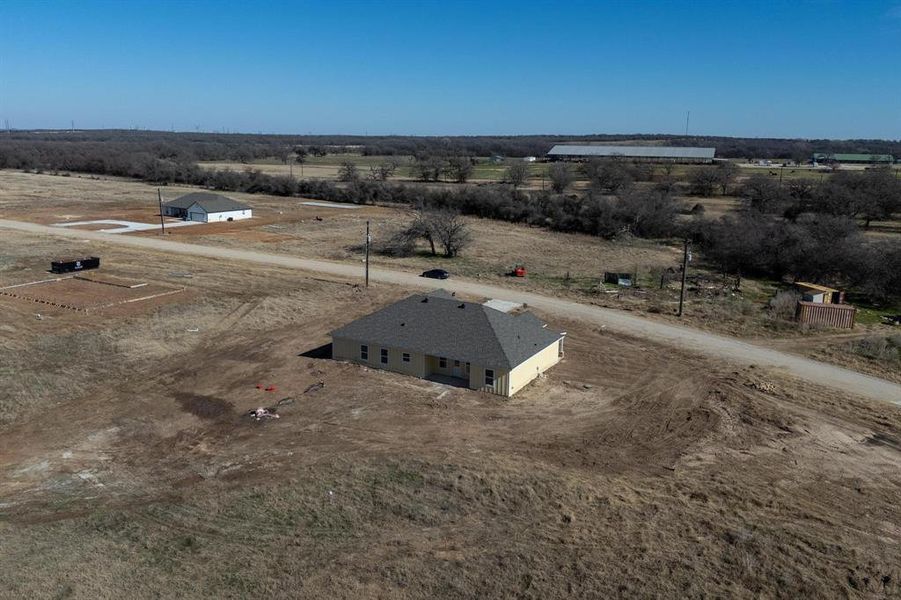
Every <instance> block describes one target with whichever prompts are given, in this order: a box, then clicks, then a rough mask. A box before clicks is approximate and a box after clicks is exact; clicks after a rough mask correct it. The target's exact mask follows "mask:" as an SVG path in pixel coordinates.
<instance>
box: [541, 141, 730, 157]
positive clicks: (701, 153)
mask: <svg viewBox="0 0 901 600" xmlns="http://www.w3.org/2000/svg"><path fill="white" fill-rule="evenodd" d="M715 153H716V148H695V147H684V148H682V147H677V146H595V145H593V144H592V145H577V144H557V145H556V146H554V147H553V148H551V149H550V151H549V152H548V153H547V155H548V156H626V157H635V158H693V159H705V160H708V159H713V155H714V154H715Z"/></svg>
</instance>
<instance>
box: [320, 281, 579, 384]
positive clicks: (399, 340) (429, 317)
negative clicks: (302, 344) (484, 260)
mask: <svg viewBox="0 0 901 600" xmlns="http://www.w3.org/2000/svg"><path fill="white" fill-rule="evenodd" d="M526 315H529V316H526ZM332 337H333V338H335V337H339V338H348V339H351V340H357V341H360V342H363V343H370V344H377V345H380V346H386V347H389V348H398V349H402V350H410V351H411V352H419V353H422V354H429V355H431V356H441V357H445V358H449V359H453V360H461V361H467V362H472V363H475V364H478V365H482V366H485V367H488V368H497V369H512V368H513V367H515V366H516V365H518V364H520V363H522V362H523V361H524V360H526V359H528V358H529V357H531V356H532V355H534V354H535V353H536V352H538V351H539V350H542V349H544V348H546V347H547V346H549V345H550V344H552V343H553V342H555V341H556V340H559V339H560V338H561V337H563V335H562V334H560V333H557V332H555V331H552V330H550V329H547V328H545V327H544V324H543V323H542V322H541V321H540V320H538V319H537V318H536V317H535V316H534V315H531V314H530V313H523V314H522V315H520V316H514V315H510V314H507V313H504V312H501V311H499V310H495V309H493V308H489V307H487V306H484V305H482V304H476V303H474V302H462V301H460V300H458V299H456V298H453V297H452V296H450V295H449V294H447V292H445V291H444V290H439V291H438V293H433V294H415V295H413V296H410V297H409V298H405V299H403V300H401V301H399V302H395V303H394V304H391V305H390V306H386V307H385V308H383V309H381V310H379V311H376V312H374V313H372V314H371V315H367V316H365V317H363V318H361V319H357V320H356V321H353V322H351V323H348V324H347V325H345V326H344V327H341V328H339V329H336V330H335V331H333V332H332Z"/></svg>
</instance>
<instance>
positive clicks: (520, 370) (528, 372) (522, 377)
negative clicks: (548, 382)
mask: <svg viewBox="0 0 901 600" xmlns="http://www.w3.org/2000/svg"><path fill="white" fill-rule="evenodd" d="M558 362H560V351H559V342H554V343H553V344H551V345H550V346H548V347H547V348H545V349H544V350H541V351H540V352H538V353H537V354H535V355H533V356H532V357H531V358H529V359H527V360H525V361H524V362H522V363H520V364H518V365H516V367H514V368H513V370H512V371H510V389H509V391H508V394H507V395H508V396H512V395H513V394H515V393H516V392H518V391H519V390H521V389H522V388H524V387H525V386H526V385H527V384H528V383H529V382H530V381H532V380H533V379H535V378H536V377H538V375H539V374H540V373H544V372H545V371H547V370H548V369H550V368H551V367H553V366H554V365H556V364H557V363H558Z"/></svg>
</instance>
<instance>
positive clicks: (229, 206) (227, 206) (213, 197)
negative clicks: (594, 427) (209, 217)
mask: <svg viewBox="0 0 901 600" xmlns="http://www.w3.org/2000/svg"><path fill="white" fill-rule="evenodd" d="M194 204H197V205H198V206H200V208H202V209H203V210H205V211H206V212H208V213H210V212H225V211H229V210H247V209H248V208H250V207H249V206H247V205H246V204H243V203H241V202H238V201H237V200H232V199H231V198H229V197H228V196H223V195H222V194H214V193H211V192H191V193H190V194H185V195H184V196H180V197H178V198H176V199H175V200H170V201H169V202H166V203H164V204H163V206H171V207H172V208H182V209H185V210H187V209H188V208H190V207H191V206H193V205H194Z"/></svg>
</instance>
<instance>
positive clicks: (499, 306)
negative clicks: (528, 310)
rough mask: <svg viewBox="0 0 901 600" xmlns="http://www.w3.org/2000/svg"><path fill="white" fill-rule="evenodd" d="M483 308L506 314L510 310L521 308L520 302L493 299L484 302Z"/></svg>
mask: <svg viewBox="0 0 901 600" xmlns="http://www.w3.org/2000/svg"><path fill="white" fill-rule="evenodd" d="M483 306H487V307H488V308H493V309H494V310H499V311H501V312H505V313H508V312H510V311H511V310H516V309H517V308H522V302H510V301H509V300H497V299H495V298H492V299H491V300H488V301H487V302H485V303H484V305H483Z"/></svg>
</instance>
